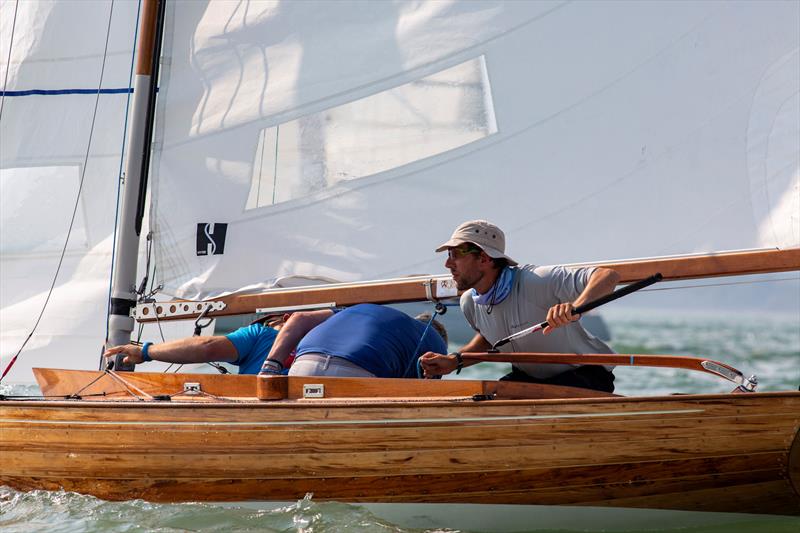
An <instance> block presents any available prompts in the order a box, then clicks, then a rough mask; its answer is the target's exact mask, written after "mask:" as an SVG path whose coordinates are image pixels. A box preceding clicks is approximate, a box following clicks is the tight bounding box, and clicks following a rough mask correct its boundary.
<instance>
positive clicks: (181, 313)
mask: <svg viewBox="0 0 800 533" xmlns="http://www.w3.org/2000/svg"><path fill="white" fill-rule="evenodd" d="M569 266H574V267H579V266H601V267H606V268H611V269H614V270H616V271H617V272H618V273H619V274H620V276H621V279H620V283H631V282H634V281H637V280H640V279H642V278H646V277H648V276H650V275H652V274H654V273H655V272H660V273H661V274H662V275H663V277H664V280H665V281H677V280H687V279H697V278H707V277H718V276H740V275H746V274H763V273H768V272H786V271H793V270H800V248H792V249H788V250H758V251H746V252H725V253H719V254H706V255H698V256H688V257H667V258H661V259H658V258H654V259H643V260H637V261H624V262H602V263H581V264H573V265H569ZM450 279H451V278H450V276H449V275H446V276H428V277H414V278H408V279H396V280H389V281H385V282H366V283H342V284H332V285H325V286H314V287H302V288H296V289H270V290H266V291H264V292H262V293H259V294H243V295H236V294H233V295H230V296H224V297H222V298H215V299H212V300H208V302H210V303H213V304H215V305H218V306H219V307H220V308H218V309H212V310H210V311H209V312H208V313H207V316H209V317H215V316H225V315H238V314H245V313H253V312H255V311H256V309H265V308H282V307H283V308H289V307H292V306H303V305H308V306H310V305H322V304H328V303H335V304H336V305H341V306H347V305H354V304H358V303H376V304H384V303H398V302H414V301H425V300H428V299H431V298H434V299H441V298H446V297H451V296H454V295H455V293H454V292H450V291H443V290H442V288H441V287H442V283H447V281H448V280H450ZM429 291H430V292H429ZM443 292H445V294H443ZM206 304H207V302H190V301H172V302H158V303H154V304H140V305H139V306H137V308H136V319H137V320H138V321H139V322H154V321H155V320H156V315H157V316H158V320H183V319H189V318H196V317H197V316H199V315H200V313H201V312H202V311H203V310H204V309H205V307H206Z"/></svg>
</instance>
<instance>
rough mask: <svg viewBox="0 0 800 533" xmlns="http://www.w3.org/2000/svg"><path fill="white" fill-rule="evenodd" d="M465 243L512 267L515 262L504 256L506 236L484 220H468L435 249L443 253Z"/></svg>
mask: <svg viewBox="0 0 800 533" xmlns="http://www.w3.org/2000/svg"><path fill="white" fill-rule="evenodd" d="M466 242H469V243H472V244H474V245H475V246H478V247H479V248H480V249H481V250H483V251H484V252H486V255H488V256H489V257H492V258H495V259H499V258H501V257H502V258H504V259H506V260H507V261H508V264H510V265H511V266H514V265H516V264H517V262H516V261H514V260H513V259H511V258H510V257H508V256H507V255H506V254H505V251H506V236H505V234H504V233H503V230H501V229H500V228H498V227H497V226H495V225H494V224H492V223H491V222H487V221H485V220H469V221H467V222H464V223H463V224H461V225H460V226H458V227H457V228H456V230H455V231H454V232H453V235H452V236H451V237H450V240H449V241H447V242H446V243H444V244H442V245H441V246H439V247H438V248H436V251H437V252H443V251H445V250H447V249H448V248H454V247H456V246H458V245H459V244H464V243H466Z"/></svg>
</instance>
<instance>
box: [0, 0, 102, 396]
mask: <svg viewBox="0 0 800 533" xmlns="http://www.w3.org/2000/svg"><path fill="white" fill-rule="evenodd" d="M114 1H115V0H111V7H110V9H109V12H108V26H107V28H106V42H105V48H104V50H103V61H102V63H101V67H100V80H99V82H98V85H97V96H96V97H95V101H94V111H93V112H92V122H91V125H90V127H89V141H88V143H87V145H86V154H85V155H84V158H83V168H82V169H81V179H80V181H79V182H78V194H77V195H76V197H75V206H74V207H73V209H72V219H71V220H70V222H69V228H68V229H67V237H66V239H64V247H63V248H62V249H61V256H60V257H59V259H58V266H57V267H56V272H55V274H54V275H53V281H52V283H51V284H50V289H49V290H48V292H47V297H46V298H45V301H44V304H43V305H42V310H41V312H40V313H39V317H38V318H37V319H36V322H35V323H34V325H33V329H31V332H30V333H29V334H28V336H27V337H26V338H25V341H24V342H23V343H22V346H20V347H19V350H17V353H16V354H14V357H13V358H12V359H11V362H10V363H8V366H7V367H6V369H5V370H4V371H3V374H2V376H0V382H2V381H3V378H5V377H6V374H8V372H9V370H11V367H12V366H14V363H16V361H17V358H18V357H19V355H20V354H21V353H22V350H23V349H24V348H25V345H27V344H28V341H29V340H31V338H32V337H33V334H34V333H35V332H36V328H38V327H39V322H41V320H42V316H44V312H45V310H46V309H47V305H48V303H49V302H50V297H51V296H52V295H53V290H54V289H55V286H56V281H58V274H59V273H60V272H61V266H62V264H63V262H64V256H65V255H66V253H67V246H68V245H69V238H70V236H71V235H72V228H73V226H74V225H75V217H76V216H77V213H78V207H79V206H80V200H81V193H82V191H83V183H84V180H85V178H86V167H87V166H88V164H89V154H90V153H91V150H92V139H93V137H94V126H95V122H96V120H97V109H98V107H99V104H100V89H101V88H102V87H103V77H104V76H105V71H106V58H107V57H108V42H109V40H110V37H111V21H112V20H113V16H114Z"/></svg>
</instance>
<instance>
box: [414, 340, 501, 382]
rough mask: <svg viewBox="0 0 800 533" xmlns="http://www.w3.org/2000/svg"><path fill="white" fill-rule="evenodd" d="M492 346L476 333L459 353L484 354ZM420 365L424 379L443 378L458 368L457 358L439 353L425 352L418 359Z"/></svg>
mask: <svg viewBox="0 0 800 533" xmlns="http://www.w3.org/2000/svg"><path fill="white" fill-rule="evenodd" d="M491 347H492V345H491V343H489V341H487V340H486V339H484V338H483V335H481V334H480V333H476V334H475V336H474V337H472V340H470V341H469V342H468V343H467V344H465V345H464V346H462V347H461V349H460V350H458V351H459V352H485V351H486V350H488V349H489V348H491ZM419 362H420V364H421V365H422V371H423V372H424V373H425V377H426V378H432V377H435V376H443V375H444V374H449V373H450V372H452V371H453V370H455V369H456V368H458V357H456V356H455V355H450V354H448V355H444V354H440V353H434V352H427V353H424V354H422V357H420V359H419ZM478 362H479V361H465V362H464V364H463V365H462V366H464V367H467V366H472V365H474V364H476V363H478Z"/></svg>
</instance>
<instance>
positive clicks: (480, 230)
mask: <svg viewBox="0 0 800 533" xmlns="http://www.w3.org/2000/svg"><path fill="white" fill-rule="evenodd" d="M505 249H506V236H505V234H504V233H503V230H501V229H500V228H498V227H497V226H495V225H494V224H492V223H491V222H487V221H485V220H470V221H467V222H464V223H463V224H461V225H460V226H458V227H457V228H456V230H455V231H454V232H453V235H452V236H451V237H450V240H449V241H447V242H445V243H443V244H442V245H441V246H439V247H438V248H436V251H437V252H443V251H445V250H447V255H448V258H447V261H445V264H444V265H445V267H446V268H447V269H449V270H450V273H451V274H452V276H453V279H454V280H455V282H456V286H457V287H458V289H459V290H462V291H463V290H466V289H470V288H473V287H474V288H476V289H477V290H478V292H485V291H486V290H488V289H489V288H490V287H491V285H492V284H493V283H494V281H495V279H496V278H497V276H498V275H499V273H500V271H501V270H502V269H503V268H505V267H506V266H507V265H512V266H513V265H516V264H517V262H516V261H514V260H513V259H512V258H510V257H509V256H507V255H506V254H505Z"/></svg>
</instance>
